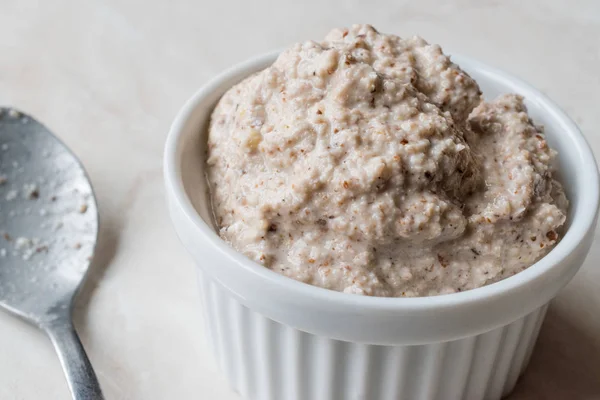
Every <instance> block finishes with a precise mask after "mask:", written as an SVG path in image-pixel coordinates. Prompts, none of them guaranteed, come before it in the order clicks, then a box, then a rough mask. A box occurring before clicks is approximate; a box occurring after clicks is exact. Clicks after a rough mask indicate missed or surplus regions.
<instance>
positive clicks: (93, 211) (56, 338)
mask: <svg viewBox="0 0 600 400" xmlns="http://www.w3.org/2000/svg"><path fill="white" fill-rule="evenodd" d="M0 235H1V237H0V306H1V307H3V308H5V309H6V310H8V311H9V312H11V313H13V314H16V315H17V316H19V317H21V318H23V319H25V320H27V321H28V322H31V323H33V324H34V325H36V326H38V327H39V328H41V329H43V330H44V331H46V332H47V333H48V335H49V336H50V338H51V339H52V341H53V343H54V346H55V348H56V350H57V352H58V354H59V357H60V359H61V363H62V365H63V368H64V369H65V373H66V374H67V380H68V383H69V387H70V389H71V392H72V394H73V398H74V399H84V398H85V399H101V398H102V397H101V396H102V395H101V392H100V387H99V385H98V382H97V379H96V377H95V375H94V373H93V370H92V368H91V365H90V363H89V360H88V359H87V357H86V356H85V352H84V351H83V347H82V346H81V343H80V342H79V339H78V337H77V334H76V332H75V330H74V329H73V325H72V322H71V311H72V308H73V299H74V297H75V295H76V293H77V291H78V289H79V287H80V285H81V283H82V282H83V280H84V278H85V276H86V273H87V271H88V268H89V266H90V263H91V260H92V257H93V254H94V248H95V246H96V240H97V236H98V209H97V206H96V200H95V197H94V193H93V189H92V186H91V184H90V181H89V179H88V177H87V175H86V172H85V170H84V168H83V166H82V165H81V163H80V162H79V160H78V159H77V157H75V155H74V154H73V153H72V152H71V151H70V150H69V149H68V148H67V147H66V146H65V145H64V144H63V143H62V142H61V141H60V140H59V139H57V138H56V137H55V136H54V135H53V134H52V133H51V132H50V131H49V130H48V129H47V128H46V127H44V126H43V125H42V124H40V123H39V122H37V121H36V120H35V119H33V118H31V117H30V116H28V115H26V114H23V113H21V112H19V111H17V110H14V109H10V108H0Z"/></svg>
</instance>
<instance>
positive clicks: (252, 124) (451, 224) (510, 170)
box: [207, 25, 568, 297]
mask: <svg viewBox="0 0 600 400" xmlns="http://www.w3.org/2000/svg"><path fill="white" fill-rule="evenodd" d="M209 129H210V132H209V139H208V148H209V151H208V152H209V157H208V161H207V164H208V179H209V183H210V185H211V195H212V201H213V208H214V213H215V217H216V220H217V224H218V226H219V229H220V231H219V232H220V235H221V237H222V238H223V239H225V240H226V241H228V242H229V243H230V244H231V245H232V246H233V247H234V248H236V249H237V250H239V251H240V252H242V253H243V254H245V255H246V256H248V257H249V258H251V259H253V260H255V261H257V262H259V263H261V264H263V265H264V266H265V267H267V268H270V269H272V270H274V271H277V272H279V273H281V274H283V275H286V276H288V277H291V278H293V279H296V280H299V281H302V282H306V283H309V284H312V285H316V286H320V287H323V288H328V289H332V290H338V291H343V292H347V293H356V294H363V295H371V296H397V297H399V296H407V297H408V296H429V295H437V294H443V293H453V292H457V291H463V290H468V289H472V288H476V287H480V286H483V285H486V284H489V283H492V282H496V281H498V280H500V279H503V278H506V277H509V276H511V275H514V274H516V273H518V272H519V271H522V270H524V269H525V268H527V267H529V266H530V265H532V264H533V263H535V262H536V261H537V260H539V259H540V258H541V257H543V256H544V255H545V254H546V253H548V251H550V249H551V248H552V247H553V246H554V245H555V244H556V243H557V241H558V240H559V238H560V227H561V225H563V224H564V222H565V215H566V210H567V205H568V203H567V199H566V197H565V194H564V191H563V189H562V187H561V185H560V183H558V182H557V181H556V180H555V179H554V178H553V167H552V165H553V160H554V158H555V156H556V152H555V151H554V150H552V149H551V148H550V147H549V146H548V144H547V142H546V139H545V137H544V134H543V129H542V127H540V126H537V125H535V124H534V123H533V122H532V120H531V119H530V118H529V116H528V115H527V110H526V108H525V106H524V104H523V99H522V98H521V97H520V96H517V95H512V94H508V95H504V96H501V97H499V98H497V99H495V100H492V101H490V102H483V101H482V99H481V92H480V90H479V87H478V85H477V83H476V82H475V81H474V80H473V79H472V78H471V77H470V76H469V75H468V74H466V73H465V72H464V71H462V70H461V69H460V68H459V67H458V66H457V65H455V64H453V63H452V62H451V60H450V58H449V57H448V56H446V55H445V54H444V53H443V52H442V50H441V48H440V47H439V46H438V45H431V44H428V43H427V42H426V41H424V40H423V39H421V38H419V37H413V38H409V39H402V38H400V37H398V36H394V35H386V34H381V33H379V32H378V31H376V30H375V29H374V28H373V27H371V26H369V25H355V26H353V27H352V28H350V29H336V30H333V31H332V32H331V33H329V34H328V35H327V37H326V38H325V40H324V41H322V42H320V43H318V42H313V41H308V42H305V43H301V44H296V45H294V46H292V47H291V48H289V49H288V50H286V51H285V52H283V53H282V54H281V55H280V56H279V58H278V59H277V61H275V63H274V64H273V65H272V66H270V67H269V68H267V69H265V70H264V71H261V72H259V73H257V74H255V75H253V76H251V77H249V78H247V79H246V80H244V81H243V82H241V83H240V84H238V85H236V86H234V87H233V88H232V89H231V90H229V91H228V92H227V93H226V94H225V95H224V96H223V97H222V99H221V100H220V101H219V103H218V105H217V106H216V108H215V110H214V113H213V115H212V120H211V124H210V128H209Z"/></svg>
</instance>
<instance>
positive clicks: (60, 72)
mask: <svg viewBox="0 0 600 400" xmlns="http://www.w3.org/2000/svg"><path fill="white" fill-rule="evenodd" d="M438 3H439V4H438ZM443 3H444V5H441V4H442V2H437V1H434V0H426V1H416V0H412V1H398V0H396V1H383V0H376V1H371V2H367V1H359V0H351V1H339V2H333V1H331V2H327V1H325V0H305V1H302V2H295V1H278V2H275V1H268V0H256V1H238V2H233V1H230V0H219V1H197V0H196V1H176V0H173V1H142V0H138V1H134V0H82V1H68V0H60V1H59V0H55V1H42V0H38V1H35V0H18V1H16V0H0V104H3V105H13V106H16V107H18V108H21V109H23V110H26V111H27V112H29V113H31V114H33V115H34V116H36V117H37V118H38V119H40V120H41V121H44V122H45V124H47V125H48V126H49V127H50V128H51V129H53V130H54V131H55V132H56V133H57V134H58V135H59V136H60V137H61V138H62V139H63V140H64V141H65V142H66V143H67V144H68V145H69V146H70V147H71V148H72V149H73V150H74V151H75V152H76V153H77V154H78V155H79V156H80V158H81V159H82V161H83V162H84V164H85V165H86V167H87V169H88V171H89V173H90V175H91V178H92V181H93V184H94V186H95V189H96V191H97V194H98V197H99V203H100V209H101V212H102V225H103V230H102V232H101V242H100V246H99V249H98V256H97V259H96V261H95V265H94V270H93V272H92V277H91V279H90V281H89V282H88V283H87V284H86V286H85V288H84V292H83V296H82V297H81V298H80V300H79V302H78V307H77V312H76V324H77V327H78V329H79V331H80V332H81V335H82V339H83V342H84V343H85V345H86V347H87V349H88V352H89V355H90V358H91V359H92V361H93V363H94V365H95V367H96V370H97V372H98V374H99V378H100V381H101V383H102V385H103V388H104V391H105V394H106V398H107V399H123V400H125V399H143V400H152V399H194V398H198V399H200V398H201V399H223V400H230V399H231V400H233V399H237V398H238V397H237V395H235V394H234V393H232V392H231V391H230V390H229V389H228V388H227V386H226V383H225V381H224V380H223V378H222V377H221V375H220V374H219V373H218V371H217V370H216V366H215V363H214V362H213V360H212V358H211V356H210V354H209V352H208V350H207V349H206V347H205V345H204V342H203V339H204V338H203V337H204V330H203V326H202V321H201V319H200V315H199V309H198V306H197V304H198V302H199V296H198V294H197V291H196V287H195V283H194V271H193V266H192V263H191V261H190V259H189V258H188V257H187V255H186V254H185V252H184V250H183V248H182V247H181V246H180V245H179V243H178V241H177V238H176V237H175V234H174V232H173V230H172V229H171V226H170V222H169V220H168V216H167V213H166V209H165V204H164V196H163V185H162V178H161V153H162V147H163V142H164V140H165V136H166V133H167V130H168V127H169V124H170V122H171V120H172V118H173V117H174V115H175V113H176V111H177V110H178V108H179V107H180V106H181V104H182V103H183V102H184V101H185V100H186V99H187V98H188V96H190V95H191V94H192V93H193V92H194V91H195V90H196V88H198V86H200V85H201V84H203V83H204V82H206V80H207V79H209V78H210V77H211V76H213V75H214V74H216V73H218V72H219V71H221V70H222V69H223V68H225V67H227V66H229V65H231V64H233V63H236V62H238V61H241V60H243V59H245V58H247V57H249V56H252V55H254V54H257V53H261V52H264V51H267V50H270V49H273V48H277V47H281V46H285V45H287V44H289V43H291V42H293V41H297V40H302V39H304V38H320V37H322V36H323V35H324V34H325V33H326V32H327V30H328V29H329V28H331V27H335V26H343V25H348V24H351V23H353V22H368V23H371V24H373V25H375V26H376V27H377V28H379V29H380V30H382V31H386V32H394V33H398V34H400V35H409V34H414V33H418V34H420V35H422V36H424V37H425V38H427V39H429V40H430V41H432V42H436V43H440V44H442V45H444V46H445V48H446V49H448V50H451V51H455V52H460V53H463V54H465V55H470V56H473V57H476V58H479V59H481V60H483V61H485V62H488V63H490V64H493V65H496V66H499V67H502V68H504V69H506V70H508V71H511V72H513V73H515V74H517V75H519V76H521V77H522V78H524V79H526V80H528V81H529V82H531V83H532V84H534V85H535V86H537V87H538V88H540V89H542V90H543V91H545V92H546V93H547V94H549V95H550V96H551V97H552V98H554V99H555V100H556V101H557V102H558V103H559V104H560V105H561V106H562V107H564V108H565V109H566V110H567V112H569V113H570V114H571V116H572V117H573V118H574V119H575V120H576V121H577V122H578V123H579V124H580V126H581V128H582V129H583V131H584V132H585V134H586V136H587V138H588V140H589V141H590V142H591V144H592V146H593V147H594V150H595V151H596V153H597V154H600V134H599V133H598V130H599V129H600V112H599V107H600V39H599V38H600V3H599V2H598V1H596V0H587V1H557V0H553V1H541V0H540V1H526V0H511V1H500V0H497V1H477V0H461V1H454V2H452V3H450V2H443ZM599 241H600V237H599V238H598V239H596V242H595V243H596V244H595V246H594V248H593V249H592V252H591V254H590V256H589V258H588V260H587V261H586V263H585V265H584V266H583V268H582V271H581V272H580V273H579V274H578V275H577V277H576V278H575V280H574V281H573V282H572V283H571V284H570V285H569V286H568V287H567V288H566V289H565V290H564V291H563V292H562V293H561V294H560V295H559V297H558V298H557V299H556V301H554V303H553V305H552V307H551V309H550V311H549V315H548V319H547V321H546V323H545V324H544V326H543V329H542V333H541V338H540V342H539V345H538V347H537V350H536V352H535V354H534V357H533V361H532V364H531V367H530V369H529V370H528V372H527V374H526V375H525V377H524V378H523V379H522V380H521V382H520V383H519V385H518V388H517V390H516V392H515V394H514V395H513V396H512V397H511V400H512V399H531V398H536V399H600V291H598V289H597V288H598V287H599V285H600V270H599V269H598V261H600V242H599ZM0 398H1V399H41V398H43V399H66V398H68V391H67V387H66V384H65V382H64V380H63V377H62V373H61V370H60V367H59V364H58V361H57V359H56V357H55V355H54V353H53V351H52V349H51V346H50V344H49V342H48V341H47V340H46V338H45V337H44V336H43V335H42V334H41V333H40V332H38V331H37V330H36V329H34V328H32V327H30V326H28V325H26V324H24V323H22V322H20V321H18V320H16V319H15V318H13V317H11V316H8V315H6V314H4V313H0ZM283 400H285V399H283Z"/></svg>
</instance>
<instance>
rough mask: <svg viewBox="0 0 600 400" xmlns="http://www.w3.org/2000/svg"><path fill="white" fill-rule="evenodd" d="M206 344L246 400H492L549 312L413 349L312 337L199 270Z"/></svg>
mask: <svg viewBox="0 0 600 400" xmlns="http://www.w3.org/2000/svg"><path fill="white" fill-rule="evenodd" d="M199 281H200V290H201V293H202V307H203V309H204V316H205V321H206V326H207V330H208V340H209V342H210V343H209V344H210V346H211V347H212V349H213V351H214V354H215V357H216V360H217V362H218V363H219V366H220V368H221V369H222V370H223V372H224V373H225V375H226V376H227V379H228V380H229V382H230V384H231V386H232V387H233V389H235V390H236V391H237V392H238V393H240V394H241V395H242V397H243V398H245V399H249V400H404V399H406V400H455V399H456V400H462V399H464V400H482V399H484V400H496V399H500V398H502V397H503V396H506V395H507V394H508V393H509V392H510V391H511V390H512V389H513V388H514V386H515V384H516V382H517V379H518V377H519V376H520V375H521V373H522V372H523V370H524V369H525V367H526V366H527V364H528V362H529V358H530V357H531V353H532V351H533V347H534V344H535V341H536V339H537V336H538V334H539V330H540V327H541V324H542V321H543V319H544V316H545V313H546V309H547V305H546V306H543V307H541V308H539V309H537V310H535V311H533V312H532V313H530V314H528V315H526V316H525V317H523V318H521V319H518V320H516V321H514V322H512V323H510V324H508V325H505V326H503V327H500V328H497V329H494V330H492V331H489V332H486V333H482V334H480V335H476V336H471V337H467V338H463V339H460V340H454V341H449V342H440V343H431V344H426V345H417V346H381V345H368V344H361V343H351V342H345V341H340V340H335V339H331V338H327V337H323V336H318V335H313V334H310V333H307V332H303V331H300V330H298V329H295V328H292V327H290V326H286V325H283V324H280V323H278V322H275V321H273V320H271V319H269V318H266V317H264V316H263V315H261V314H259V313H257V312H255V311H252V310H250V309H249V308H247V307H245V306H244V305H242V304H241V303H239V302H238V301H237V299H235V298H234V297H233V296H231V295H230V294H229V293H228V291H227V289H225V288H224V287H223V286H221V285H220V284H219V283H218V282H216V281H214V280H212V279H211V278H210V277H209V276H207V275H206V274H204V273H203V272H202V271H201V270H199Z"/></svg>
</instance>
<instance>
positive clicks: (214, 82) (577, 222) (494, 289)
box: [164, 50, 600, 313]
mask: <svg viewBox="0 0 600 400" xmlns="http://www.w3.org/2000/svg"><path fill="white" fill-rule="evenodd" d="M280 52H281V51H280V50H276V51H272V52H269V53H266V54H262V55H259V56H256V57H253V58H251V59H249V60H246V61H244V62H242V63H240V64H237V65H234V66H233V67H230V68H228V69H226V70H225V71H224V72H222V73H221V74H219V75H217V76H216V77H214V78H213V79H211V80H210V81H209V82H207V83H206V84H205V85H203V86H202V87H201V88H200V89H198V90H197V91H196V93H195V94H194V95H193V96H192V97H191V98H190V99H189V100H188V101H187V102H186V103H185V105H184V106H183V108H181V110H180V111H179V112H178V114H177V116H176V118H175V120H174V121H173V123H172V125H171V128H170V131H169V134H168V137H167V141H166V145H165V151H164V175H165V181H166V186H167V191H168V192H170V193H169V194H170V195H171V196H172V198H173V199H174V200H175V202H176V203H177V206H178V207H179V208H180V209H181V210H182V211H183V213H184V215H185V218H186V219H187V220H188V221H189V222H191V223H192V224H193V225H194V227H195V228H196V229H195V230H196V231H197V232H200V233H201V234H202V236H203V240H205V241H206V242H207V243H208V244H210V245H211V246H212V247H214V248H215V249H216V250H217V251H218V253H219V254H220V255H222V256H223V257H226V258H227V259H228V261H230V262H233V263H235V264H236V265H237V266H238V267H239V273H240V274H251V275H254V277H258V278H259V279H260V280H262V281H263V282H264V283H265V284H272V285H278V286H284V287H285V288H286V293H287V295H288V296H290V297H292V298H294V299H296V300H298V301H303V300H306V299H311V301H315V302H319V303H321V304H327V306H328V307H329V308H337V307H343V308H347V307H352V308H354V309H355V310H362V311H365V310H377V311H384V312H385V311H395V312H400V313H403V312H407V313H411V312H421V311H425V310H430V311H433V310H436V311H440V310H443V309H446V308H454V307H461V306H466V305H469V304H472V303H474V302H482V301H486V302H489V301H493V300H494V299H495V298H498V297H503V296H506V295H507V294H508V293H510V292H515V293H516V292H518V291H521V290H523V288H524V287H525V286H527V285H529V284H531V283H532V282H534V281H536V280H537V279H538V278H540V277H542V276H544V275H545V274H546V273H548V272H549V271H550V270H552V269H553V268H554V267H556V266H557V265H560V264H561V263H563V262H565V261H566V259H567V258H568V257H569V255H570V254H571V253H573V252H574V251H575V250H576V249H577V248H578V245H579V244H580V243H581V242H582V241H584V239H585V237H586V235H587V234H588V233H589V232H590V231H591V230H593V228H594V225H595V221H596V217H597V213H598V203H599V186H600V184H599V182H600V180H599V175H598V167H597V164H596V161H595V158H594V155H593V152H592V150H591V148H590V146H589V144H588V142H587V140H586V139H585V137H584V136H583V134H582V133H581V131H580V130H579V128H578V127H577V125H576V124H575V123H574V122H573V121H572V120H571V119H570V118H569V117H568V116H567V114H566V113H565V112H564V111H563V110H562V109H561V108H560V107H559V106H558V105H557V104H556V103H555V102H554V101H552V100H551V99H550V98H548V97H547V96H546V95H544V94H543V93H541V92H540V91H538V90H537V89H535V88H534V87H533V86H531V85H529V84H528V83H526V82H525V81H523V80H521V79H520V78H517V77H515V76H513V75H511V74H509V73H507V72H504V71H502V70H500V69H497V68H495V67H491V66H489V65H487V64H484V63H482V62H479V61H476V60H473V59H471V58H469V57H465V56H461V55H458V54H452V56H451V57H452V61H453V62H455V63H456V64H458V65H467V64H468V65H469V68H467V69H477V71H478V73H479V74H481V75H486V76H490V77H493V79H494V80H496V81H499V82H501V83H504V84H506V85H507V86H518V87H519V93H520V94H522V95H524V96H525V98H526V100H527V101H529V102H535V103H538V104H539V105H540V106H541V107H542V108H543V109H544V112H545V113H548V114H550V115H551V116H552V117H553V119H555V120H556V121H558V122H559V124H558V125H557V126H559V127H560V130H561V131H562V132H564V134H566V135H568V136H569V137H570V140H571V142H572V145H573V147H574V148H575V149H576V152H577V154H578V156H579V157H578V158H579V160H578V161H577V162H578V163H579V164H580V165H581V166H582V168H581V170H580V171H578V173H580V174H583V175H584V177H583V179H582V181H583V182H586V185H585V187H583V186H582V187H576V191H577V193H578V194H577V198H578V202H580V206H579V207H578V210H577V213H575V214H573V215H571V224H570V226H569V229H568V230H567V232H566V233H565V235H564V237H563V238H562V239H561V241H560V242H559V243H558V244H557V245H556V246H555V247H554V248H553V249H552V250H551V251H550V252H549V253H548V254H547V255H546V256H544V257H543V258H542V259H540V260H539V261H538V262H536V263H535V264H533V265H532V266H530V267H529V268H527V269H525V270H524V271H522V272H519V273H517V274H515V275H513V276H511V277H508V278H506V279H503V280H501V281H498V282H495V283H493V284H490V285H486V286H482V287H479V288H475V289H470V290H467V291H463V292H458V293H451V294H443V295H436V296H423V297H410V298H406V297H371V296H360V295H355V294H348V293H343V292H338V291H334V290H330V289H325V288H321V287H317V286H313V285H310V284H307V283H303V282H300V281H296V280H294V279H292V278H288V277H286V276H283V275H280V274H278V273H277V272H275V271H272V270H270V269H268V268H265V267H264V266H262V265H260V264H258V263H256V262H254V261H252V260H251V259H249V258H247V257H246V256H244V255H242V254H241V253H239V252H238V251H237V250H235V249H234V248H233V247H231V246H230V245H229V244H228V243H226V242H225V241H224V240H223V239H221V238H220V237H219V235H218V234H217V233H216V232H215V231H214V230H213V228H212V227H211V226H209V224H208V223H206V222H205V221H204V219H203V218H202V217H201V216H200V215H199V213H198V212H197V211H196V208H195V207H194V205H193V204H192V201H191V199H190V198H189V197H188V195H187V193H186V190H185V187H184V183H183V178H182V168H181V162H180V160H178V154H179V151H178V149H179V143H180V139H181V137H182V135H183V133H184V131H185V128H186V124H187V123H188V121H189V120H190V119H191V117H192V116H193V114H194V112H195V110H196V108H197V107H198V106H199V105H200V104H201V103H202V102H203V101H204V100H205V99H206V98H207V97H208V96H210V95H211V94H214V92H215V91H219V90H221V88H222V86H223V84H224V83H225V82H228V81H231V80H232V79H234V78H236V77H238V76H240V75H242V74H243V75H244V76H249V75H250V74H252V73H254V72H256V71H258V70H259V69H260V67H263V68H264V67H265V66H267V65H269V64H270V63H272V62H273V61H274V60H275V58H276V57H277V55H278V54H280ZM223 283H224V284H225V286H227V285H226V282H223Z"/></svg>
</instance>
